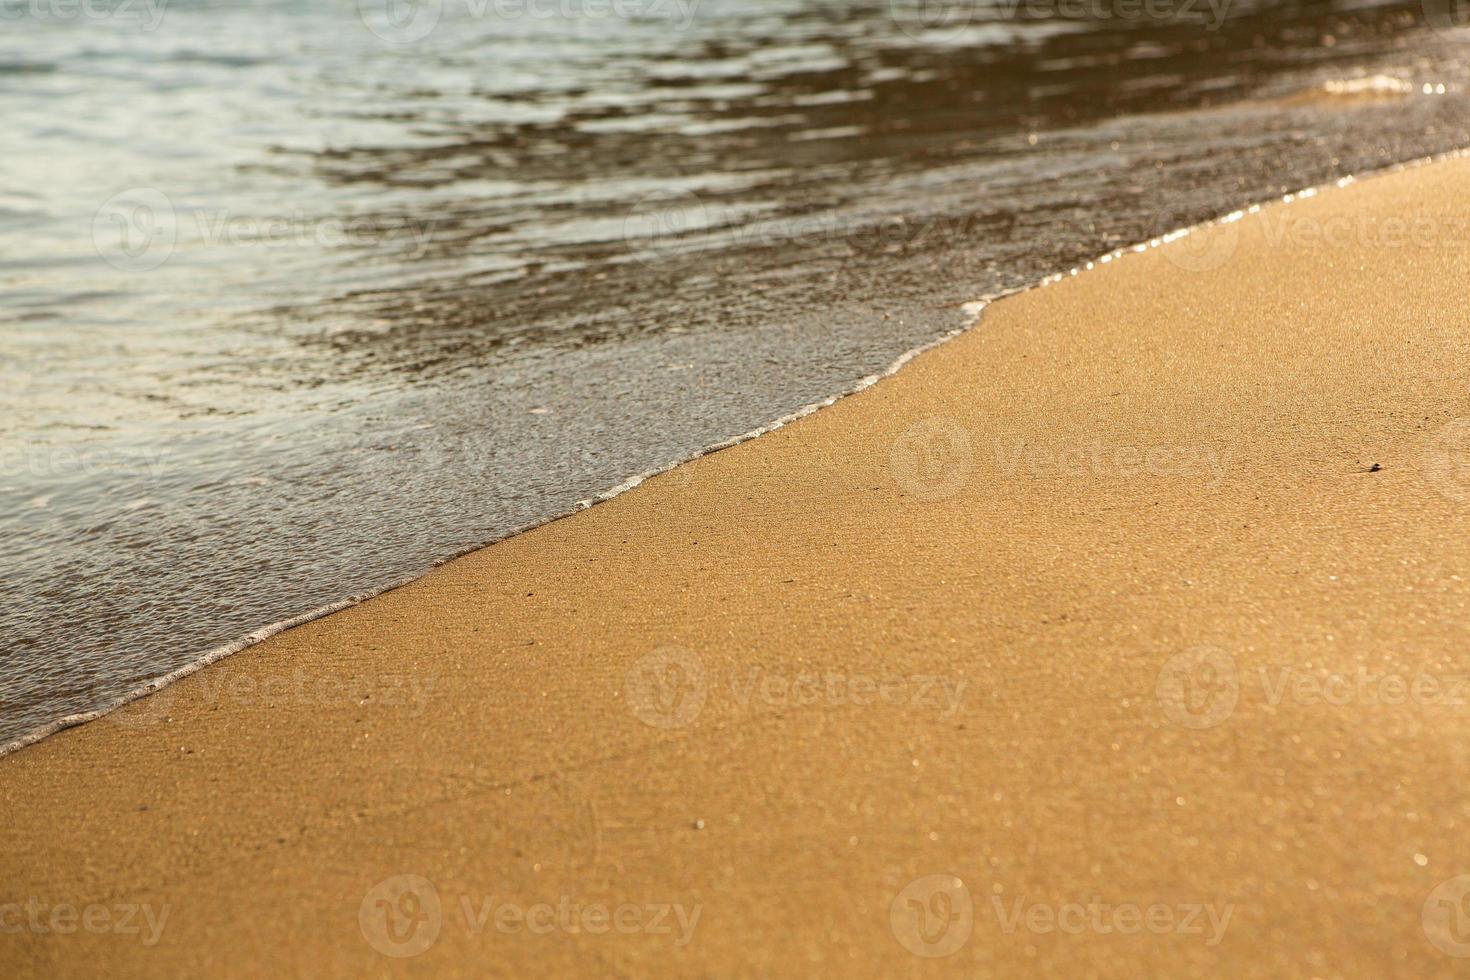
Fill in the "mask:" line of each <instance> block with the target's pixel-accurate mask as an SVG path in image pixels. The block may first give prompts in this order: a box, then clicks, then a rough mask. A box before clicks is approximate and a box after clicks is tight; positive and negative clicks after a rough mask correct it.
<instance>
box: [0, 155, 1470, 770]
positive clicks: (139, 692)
mask: <svg viewBox="0 0 1470 980" xmlns="http://www.w3.org/2000/svg"><path fill="white" fill-rule="evenodd" d="M1467 155H1470V148H1464V149H1459V150H1452V151H1450V152H1448V153H1441V154H1436V155H1434V156H1428V157H1421V158H1419V159H1417V160H1409V161H1405V162H1403V163H1397V164H1394V165H1393V166H1390V167H1385V168H1383V169H1382V170H1375V171H1370V172H1369V173H1367V174H1364V176H1374V175H1378V174H1389V173H1398V172H1401V171H1404V170H1409V169H1414V168H1417V167H1422V166H1427V165H1430V164H1434V163H1439V162H1442V161H1445V160H1453V159H1459V158H1462V157H1465V156H1467ZM1356 180H1357V178H1356V177H1352V176H1349V177H1342V178H1339V179H1337V180H1335V181H1333V182H1332V183H1330V184H1322V185H1318V186H1316V187H1307V188H1303V189H1301V190H1299V191H1296V192H1294V193H1291V194H1285V195H1283V196H1281V197H1280V198H1278V199H1276V201H1274V202H1266V203H1280V204H1283V205H1285V204H1291V203H1292V202H1293V201H1296V200H1300V199H1306V198H1310V197H1314V196H1316V195H1317V194H1319V193H1321V192H1323V191H1327V190H1332V189H1334V188H1344V187H1348V186H1349V185H1351V184H1353V183H1354V182H1355V181H1356ZM1261 208H1262V205H1261V204H1253V205H1251V206H1249V207H1247V208H1241V209H1239V210H1235V211H1231V212H1230V213H1229V214H1225V215H1222V216H1220V217H1218V218H1214V219H1211V220H1209V221H1205V222H1201V223H1200V224H1198V225H1193V226H1191V227H1188V228H1179V229H1176V230H1174V231H1171V232H1168V233H1166V234H1163V235H1159V236H1157V237H1155V238H1151V239H1149V240H1148V241H1145V242H1139V243H1137V244H1134V245H1128V246H1125V247H1122V248H1116V249H1114V250H1112V251H1111V252H1107V253H1105V254H1103V255H1100V256H1098V257H1097V258H1095V259H1093V260H1092V261H1091V262H1087V263H1084V264H1083V265H1082V266H1078V267H1075V268H1072V269H1069V270H1067V271H1066V272H1057V273H1053V274H1051V275H1049V276H1046V277H1044V278H1043V279H1041V280H1040V281H1039V282H1036V283H1033V284H1031V285H1027V286H1019V287H1017V288H1015V289H1009V290H1005V291H1002V292H999V293H994V294H990V295H986V296H982V297H981V298H979V299H977V300H973V301H971V302H968V303H964V304H962V305H961V306H960V307H959V310H960V313H961V315H962V317H963V321H962V323H961V324H960V326H958V327H956V328H955V329H953V330H951V331H949V332H948V333H945V334H943V335H942V336H940V337H937V338H935V339H934V340H931V341H929V342H927V343H924V344H921V345H919V346H918V347H915V348H913V349H912V350H908V351H905V352H904V353H903V354H900V355H899V356H898V358H897V359H896V360H894V361H893V363H891V364H890V365H889V366H888V367H887V368H885V369H884V370H883V371H881V372H879V373H877V374H870V375H867V376H866V377H863V378H860V379H858V380H857V381H856V382H854V383H853V384H851V385H849V386H848V387H847V388H845V389H843V390H842V391H839V392H837V393H836V394H834V395H831V396H829V397H827V398H823V399H822V400H821V401H816V402H812V403H811V404H809V405H804V406H802V407H801V408H798V409H797V410H796V411H794V412H791V413H789V414H787V415H783V416H781V417H780V418H778V419H776V420H775V421H773V422H770V423H768V424H766V425H763V426H761V427H759V428H756V429H751V430H750V431H749V432H743V433H741V434H740V435H737V436H732V437H731V438H729V439H725V440H723V441H721V442H717V443H714V444H712V445H709V446H706V447H705V448H704V449H701V450H700V451H698V452H696V453H694V454H692V455H691V456H689V457H687V458H685V459H681V460H676V461H674V462H671V463H668V464H666V465H664V466H659V467H656V468H654V469H651V470H646V471H644V472H642V473H639V474H637V475H635V476H631V477H629V478H628V479H626V480H624V481H623V482H621V483H619V484H617V485H616V486H613V487H610V488H608V489H607V490H604V491H603V492H602V493H599V494H596V495H595V496H592V497H588V498H587V499H585V500H581V501H578V502H577V503H576V505H574V507H573V508H572V510H570V511H567V512H565V513H562V514H557V515H554V516H552V517H549V518H546V519H545V520H540V521H535V522H533V523H530V524H526V525H522V526H521V527H518V528H515V529H513V530H511V531H509V532H507V533H505V534H503V535H500V536H499V537H497V538H494V539H493V540H490V541H485V542H482V543H480V544H476V545H473V546H471V547H469V548H464V549H462V550H460V551H457V552H455V553H454V554H452V555H449V556H447V557H445V558H443V559H441V560H440V561H437V562H435V563H434V565H433V566H431V568H437V567H439V566H440V565H444V564H447V563H448V562H451V561H453V560H455V559H456V558H460V557H462V556H464V555H466V554H469V553H470V552H472V551H478V550H479V549H481V548H484V547H488V546H490V545H492V544H496V543H498V542H500V541H504V540H506V539H507V538H511V537H514V536H516V535H517V534H522V533H524V532H526V531H530V530H533V529H535V528H537V527H541V526H543V525H545V524H550V523H551V522H552V521H556V520H561V519H562V518H564V517H567V516H569V515H571V514H573V513H576V512H578V511H582V510H586V509H587V508H588V507H592V506H593V505H595V504H599V503H602V502H603V501H606V500H611V499H612V498H614V497H617V496H619V495H621V494H624V493H627V492H628V491H629V490H632V489H634V488H636V487H638V486H639V485H641V484H642V483H643V482H644V481H646V480H648V479H650V478H651V477H655V476H658V475H659V474H660V473H666V472H668V471H669V470H672V469H674V468H675V467H676V466H680V465H682V464H684V463H687V462H690V461H692V460H695V459H698V458H700V457H701V456H708V455H709V454H710V453H716V452H719V451H720V450H722V449H728V448H730V447H731V446H737V445H739V444H740V443H742V442H747V441H749V440H751V439H755V438H757V437H759V436H763V435H765V434H766V433H768V432H774V431H775V430H776V429H779V428H781V427H782V426H785V425H787V424H789V423H791V422H794V421H796V420H797V419H800V418H804V417H805V416H808V415H810V414H812V413H813V412H815V411H817V410H819V409H822V408H826V407H827V406H829V405H832V404H835V403H836V402H837V401H839V400H841V399H843V398H845V397H847V396H848V395H854V394H857V393H858V392H860V391H862V390H864V389H865V388H869V387H872V386H873V385H874V384H876V383H877V382H879V381H881V380H882V379H884V378H887V377H891V376H892V375H894V374H897V373H898V372H899V371H900V370H901V369H902V368H903V366H904V365H905V364H907V363H908V362H909V361H912V360H913V359H914V358H915V357H917V356H919V355H920V354H922V353H924V352H925V351H928V350H932V349H933V348H935V347H938V346H939V345H940V344H943V343H946V342H948V341H950V340H953V339H954V338H955V337H958V336H959V335H960V334H962V333H965V332H966V331H968V330H970V329H971V328H972V327H974V326H975V325H976V324H978V323H979V322H980V320H981V319H982V317H983V315H984V312H985V309H986V307H988V306H989V305H990V304H991V303H993V302H995V301H996V300H999V299H1004V298H1005V297H1007V296H1013V295H1015V294H1017V293H1022V292H1025V291H1027V290H1029V289H1037V288H1042V287H1045V286H1050V285H1052V284H1054V283H1057V282H1061V281H1062V280H1063V279H1066V278H1068V277H1070V276H1076V275H1079V274H1080V273H1082V272H1086V271H1089V270H1092V269H1095V268H1096V267H1097V266H1100V265H1107V264H1109V263H1111V262H1113V261H1115V260H1118V259H1122V258H1123V257H1124V256H1126V255H1128V254H1130V253H1140V252H1147V251H1148V250H1150V249H1153V248H1159V247H1161V246H1164V245H1167V244H1169V243H1171V242H1174V241H1177V240H1179V239H1180V238H1183V237H1185V236H1186V235H1190V234H1192V233H1194V232H1196V231H1199V230H1201V229H1203V228H1208V227H1211V226H1213V225H1218V224H1227V223H1230V222H1234V221H1239V220H1240V219H1241V218H1242V217H1244V216H1245V215H1247V214H1255V213H1257V212H1259V211H1260V210H1261ZM424 574H427V570H426V571H425V572H420V573H418V574H414V575H410V576H407V577H405V578H402V579H399V580H397V581H395V582H392V583H390V584H388V585H385V586H383V587H382V588H380V589H375V590H373V591H370V592H363V593H359V594H357V595H351V596H348V597H346V598H343V599H339V600H338V601H336V602H332V603H328V604H327V605H325V606H320V607H318V608H316V609H312V610H309V611H307V612H304V613H301V614H300V615H297V616H292V617H290V618H288V619H283V620H281V621H280V622H276V623H272V624H270V625H269V626H263V627H261V628H260V629H258V630H255V631H254V632H252V633H250V634H249V635H247V636H245V637H243V638H241V639H239V640H236V641H234V642H233V643H227V644H225V645H224V646H219V647H215V648H214V649H212V650H209V651H207V652H206V653H204V654H202V655H201V656H199V657H198V658H196V659H195V660H193V661H191V662H190V663H187V664H185V665H184V666H182V667H180V668H178V669H177V670H174V671H171V672H169V673H167V674H164V675H162V676H160V677H155V678H153V679H151V680H149V681H147V682H145V683H144V684H142V685H140V686H139V687H137V688H135V689H134V690H132V691H129V692H128V693H126V694H124V695H122V696H121V697H119V698H117V699H115V700H114V701H112V702H111V703H109V704H107V705H105V706H104V707H101V708H97V709H95V710H92V711H84V712H80V713H78V714H74V715H68V716H66V717H65V718H60V719H57V720H56V721H53V722H51V723H50V724H49V725H46V726H45V727H43V728H41V729H39V730H37V731H34V732H30V733H28V734H26V735H23V736H21V737H20V738H17V739H14V740H12V741H10V742H7V743H5V744H4V745H0V756H3V755H6V754H8V753H10V752H14V751H16V750H17V749H21V748H24V747H25V746H27V745H32V744H34V743H36V742H39V741H40V740H41V739H43V738H45V737H47V736H48V735H52V734H55V733H56V732H59V731H61V730H62V729H65V728H71V727H73V726H75V725H80V724H84V723H86V722H89V721H93V720H95V719H97V718H100V717H102V716H103V715H106V714H109V713H110V712H112V711H115V710H117V709H118V708H120V707H122V706H123V705H125V704H127V703H129V702H131V701H136V700H137V699H138V698H141V697H145V696H147V695H149V694H152V693H153V692H154V691H157V690H159V689H160V688H163V687H167V686H168V685H169V684H172V683H173V682H174V681H176V680H178V679H180V678H182V677H187V676H189V675H190V674H192V673H194V672H195V671H197V670H200V669H202V668H204V667H207V666H209V665H210V664H212V663H215V662H217V661H219V660H223V659H224V658H225V657H228V656H229V655H230V654H232V653H238V652H239V651H241V650H244V649H245V648H247V647H251V646H254V645H255V644H257V643H260V642H261V641H263V640H266V639H268V638H270V637H272V636H275V635H276V634H277V633H281V632H284V631H285V630H288V629H291V628H292V627H295V626H300V625H302V624H304V623H309V622H311V621H312V620H316V619H320V618H322V617H323V616H329V615H331V614H332V613H335V612H340V611H342V610H343V609H349V608H351V607H352V606H356V605H358V604H360V603H362V602H365V601H367V600H368V599H371V598H373V597H374V596H379V595H382V594H383V593H385V592H391V591H392V590H393V589H396V588H399V587H401V586H404V585H407V584H408V583H409V582H413V581H415V580H417V579H419V578H421V577H423V575H424Z"/></svg>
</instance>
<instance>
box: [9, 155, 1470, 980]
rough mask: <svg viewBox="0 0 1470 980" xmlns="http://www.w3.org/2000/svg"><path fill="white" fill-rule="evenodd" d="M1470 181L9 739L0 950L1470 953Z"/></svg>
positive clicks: (1320, 971) (593, 965)
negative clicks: (159, 687) (69, 723)
mask: <svg viewBox="0 0 1470 980" xmlns="http://www.w3.org/2000/svg"><path fill="white" fill-rule="evenodd" d="M1467 179H1470V162H1467V161H1465V160H1454V161H1449V162H1443V163H1438V164H1434V165H1430V166H1425V167H1419V168H1414V169H1410V170H1407V171H1404V172H1401V173H1396V174H1391V175H1387V176H1382V177H1376V178H1372V179H1369V180H1365V181H1361V182H1358V183H1356V184H1353V185H1350V186H1348V187H1345V188H1342V189H1333V190H1330V191H1327V192H1324V193H1322V194H1319V195H1317V196H1315V197H1312V198H1310V199H1301V200H1297V201H1294V202H1292V203H1290V204H1286V205H1280V206H1272V207H1268V208H1266V209H1264V211H1262V212H1261V213H1260V214H1253V215H1247V216H1245V217H1244V218H1243V219H1241V220H1239V221H1236V222H1232V223H1228V224H1222V225H1218V226H1214V227H1211V228H1208V229H1205V230H1203V231H1200V232H1197V233H1196V234H1194V235H1192V236H1189V237H1188V238H1186V239H1182V240H1179V241H1176V242H1173V243H1170V244H1168V245H1165V246H1163V247H1161V248H1157V249H1152V250H1149V251H1147V252H1144V253H1136V254H1135V253H1130V254H1127V255H1125V256H1124V257H1122V258H1121V259H1119V260H1117V261H1114V262H1110V263H1108V264H1107V265H1105V266H1103V267H1101V268H1099V269H1097V270H1095V271H1091V272H1084V273H1083V274H1081V275H1079V276H1077V277H1069V278H1066V279H1064V280H1062V281H1061V282H1059V283H1056V284H1054V285H1050V286H1047V287H1046V288H1043V289H1036V290H1032V291H1029V292H1027V293H1024V294H1020V295H1017V296H1013V297H1010V298H1008V299H1005V300H1002V301H1000V302H998V303H996V304H994V305H993V306H992V307H991V308H990V309H988V310H987V311H986V313H985V315H984V317H983V319H982V321H981V323H980V324H979V326H978V327H976V328H975V329H973V330H971V331H970V332H968V333H966V334H965V335H963V336H962V337H960V338H958V339H956V340H954V341H952V342H950V343H948V344H945V345H943V346H941V347H939V348H937V349H935V350H932V351H930V352H928V353H926V354H924V355H922V356H920V357H918V358H916V359H915V360H914V361H913V362H912V363H910V364H909V365H908V366H907V367H906V368H904V370H903V371H902V372H900V373H899V374H898V375H897V376H895V377H892V378H889V379H887V380H885V381H883V382H880V383H879V384H877V385H876V386H874V387H872V388H870V389H868V390H866V391H864V392H862V393H860V394H858V395H855V396H852V397H850V398H847V399H844V400H842V401H841V402H839V403H838V404H836V405H835V406H833V407H831V408H829V409H826V410H824V411H821V412H818V413H817V414H815V415H813V416H810V417H808V418H805V419H803V420H801V421H799V422H796V423H794V424H792V425H790V426H787V427H785V428H783V429H780V430H778V431H776V432H774V433H772V434H769V435H767V436H765V437H763V438H761V439H758V440H755V441H753V442H748V443H745V444H742V445H740V446H737V447H735V448H732V449H729V450H726V451H723V452H720V453H717V454H714V455H712V456H708V457H705V458H703V459H700V460H698V461H696V462H694V463H692V464H689V465H686V466H683V467H680V468H678V469H677V470H675V471H672V472H671V473H668V474H666V475H664V476H661V477H657V478H655V479H653V480H650V481H649V482H648V483H646V484H644V485H643V486H642V487H640V488H638V489H636V490H634V491H632V492H629V493H627V494H624V495H623V496H620V497H618V498H616V499H614V500H612V501H610V502H608V503H606V504H603V505H599V506H597V507H594V508H592V509H591V510H588V511H585V512H583V513H581V514H578V515H577V516H575V517H572V518H569V519H566V520H562V521H558V522H555V523H553V524H550V525H547V526H544V527H542V528H539V529H537V530H535V531H532V532H529V533H526V534H523V535H521V536H518V537H516V538H513V539H511V540H509V541H506V542H503V543H501V544H498V545H495V546H493V547H490V548H487V549H484V550H482V551H479V552H476V553H474V554H471V555H469V556H467V557H464V558H461V559H459V560H457V561H455V562H453V563H451V564H449V565H447V566H445V567H443V568H441V569H439V570H437V571H435V572H434V573H432V574H431V575H428V576H426V577H425V578H423V579H421V580H419V581H418V582H415V583H413V584H411V585H409V586H406V587H404V588H401V589H398V590H396V591H394V592H391V593H388V594H385V595H383V596H380V597H378V598H376V599H373V600H371V601H369V602H367V603H365V604H363V605H361V606H359V607H356V608H354V609H351V610H348V611H345V612H342V613H339V614H336V615H333V616H330V617H327V618H325V619H322V620H319V621H317V622H314V623H311V624H308V625H305V626H302V627H299V628H297V629H294V630H291V631H290V632H288V633H285V634H282V635H280V636H278V637H275V638H273V639H271V640H269V641H267V642H266V643H263V644H261V645H260V646H257V647H254V648H252V649H250V650H247V651H245V652H243V653H240V654H238V655H236V656H234V657H231V658H229V659H228V660H225V661H223V662H221V663H219V664H216V665H214V666H212V667H210V668H207V669H206V670H204V671H201V672H200V673H198V674H196V675H193V676H191V677H189V678H186V679H184V680H183V681H181V682H179V683H178V684H176V685H174V686H173V687H171V688H169V689H167V690H166V691H165V692H164V693H162V694H160V695H156V696H154V697H150V698H145V699H144V700H142V701H139V702H136V703H135V704H133V705H130V706H128V707H126V708H124V709H122V710H120V711H118V712H116V713H115V714H114V715H111V716H109V717H107V718H105V719H103V720H100V721H97V722H94V723H92V724H89V725H86V726H83V727H81V728H78V729H73V730H70V731H67V732H63V733H61V734H59V735H57V736H55V737H52V738H50V739H47V740H45V741H44V742H42V743H40V744H38V745H35V746H32V747H30V748H27V749H24V750H22V751H20V752H18V753H15V754H14V755H11V756H8V757H6V758H4V759H0V798H3V800H4V812H5V814H6V819H5V821H4V822H3V825H0V826H3V835H4V838H3V846H0V853H3V854H4V858H3V859H0V861H3V865H0V872H3V873H0V881H3V883H4V893H3V894H0V974H3V975H7V976H29V975H49V976H81V975H93V974H95V973H97V972H99V971H102V972H106V973H108V974H110V975H116V976H141V975H149V976H154V975H173V974H178V973H183V972H188V973H191V974H197V975H240V974H249V975H267V974H268V975H272V976H277V975H313V976H316V975H330V974H336V973H351V974H353V975H381V974H389V973H400V972H401V973H405V974H422V975H465V976H486V975H506V976H524V975H527V974H530V973H544V974H546V975H560V974H562V973H573V974H585V975H608V974H614V975H647V974H658V975H662V974H668V975H715V974H718V975H790V974H803V975H833V974H839V973H840V974H842V975H857V976H869V975H874V976H876V975H882V976H909V975H919V974H924V975H938V974H957V975H981V976H988V975H996V976H1014V975H1027V974H1038V973H1043V972H1045V973H1049V974H1057V975H1083V974H1087V973H1096V974H1097V975H1104V976H1132V975H1161V976H1164V975H1167V976H1182V975H1197V974H1204V973H1207V972H1208V973H1210V974H1220V973H1226V974H1235V975H1251V974H1256V975H1272V976H1309V975H1318V976H1366V975H1388V974H1396V975H1404V976H1408V975H1414V976H1439V975H1445V976H1448V975H1452V974H1453V973H1455V972H1456V971H1457V970H1463V969H1464V966H1465V961H1464V960H1463V959H1461V958H1460V957H1461V956H1464V955H1470V915H1467V914H1466V913H1465V912H1464V911H1463V909H1464V908H1465V907H1466V906H1465V905H1464V904H1462V903H1463V898H1464V895H1465V893H1466V892H1467V891H1470V877H1461V876H1470V833H1467V826H1470V802H1467V799H1466V794H1465V792H1464V789H1463V786H1462V785H1461V784H1462V782H1463V774H1464V772H1465V771H1466V763H1467V761H1470V750H1467V748H1466V746H1467V745H1470V740H1467V737H1466V736H1467V734H1470V730H1467V724H1466V719H1467V716H1470V703H1467V702H1470V684H1466V683H1465V678H1466V677H1467V676H1470V657H1467V655H1466V652H1465V650H1466V645H1465V641H1464V636H1465V627H1466V625H1467V621H1470V465H1466V460H1467V458H1470V457H1467V456H1466V454H1465V453H1462V452H1461V451H1460V447H1462V446H1467V445H1470V422H1466V421H1464V419H1465V418H1466V417H1467V416H1470V392H1467V390H1466V388H1465V380H1464V379H1465V377H1466V375H1467V371H1470V330H1467V318H1470V317H1467V312H1466V304H1465V284H1466V282H1470V249H1467V247H1466V245H1467V243H1470V236H1467V235H1466V234H1465V232H1466V229H1467V228H1470V199H1467V198H1466V197H1465V195H1464V194H1463V187H1464V186H1465V184H1466V181H1467ZM5 903H17V904H10V905H7V904H5Z"/></svg>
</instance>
